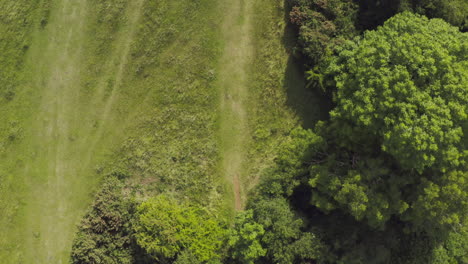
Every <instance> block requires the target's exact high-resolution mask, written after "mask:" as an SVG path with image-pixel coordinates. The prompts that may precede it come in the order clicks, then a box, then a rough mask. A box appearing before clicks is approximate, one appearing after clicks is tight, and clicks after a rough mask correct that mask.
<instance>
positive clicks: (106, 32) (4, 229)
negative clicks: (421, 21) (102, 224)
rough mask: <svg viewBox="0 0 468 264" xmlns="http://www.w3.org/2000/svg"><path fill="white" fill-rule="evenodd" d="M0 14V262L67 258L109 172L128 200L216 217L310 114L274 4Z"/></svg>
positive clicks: (2, 1) (16, 7)
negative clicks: (191, 206)
mask: <svg viewBox="0 0 468 264" xmlns="http://www.w3.org/2000/svg"><path fill="white" fill-rule="evenodd" d="M0 7H1V8H0V18H1V19H2V20H3V21H9V23H3V24H2V27H1V28H0V33H2V35H1V36H2V38H1V40H0V41H1V42H0V44H1V46H0V49H1V50H0V51H2V55H1V56H0V69H1V70H0V84H1V85H0V87H1V88H0V94H1V95H2V97H1V99H0V100H1V102H0V112H1V115H0V155H1V159H0V211H1V212H2V214H1V215H0V233H1V234H2V236H1V237H0V263H9V264H11V263H67V262H68V254H69V251H70V246H71V241H72V239H73V234H74V232H75V225H76V223H77V222H78V221H79V219H80V217H81V216H82V215H83V212H84V211H85V209H86V208H87V206H88V204H89V203H90V201H91V199H92V194H93V192H94V190H96V189H97V188H98V186H99V183H100V180H101V179H102V177H103V176H104V175H106V174H109V173H113V172H116V171H117V172H119V173H122V174H126V175H129V176H130V177H129V180H128V186H129V189H131V190H133V191H134V192H136V193H137V195H138V196H139V197H141V199H144V197H146V196H149V195H154V194H156V193H162V192H165V193H171V194H172V195H174V196H176V197H178V198H179V199H188V200H192V201H195V202H197V203H200V204H203V205H204V206H207V207H209V208H211V209H213V210H217V211H219V213H220V214H221V215H224V216H227V217H229V216H231V215H232V214H233V212H234V209H237V210H239V209H241V208H242V207H243V204H244V203H245V201H246V195H247V194H248V190H249V189H250V188H251V187H252V186H253V185H254V184H255V182H256V180H257V179H258V177H259V175H261V171H262V166H266V165H268V162H270V161H271V160H273V158H274V156H273V155H272V153H273V150H274V149H275V148H276V146H277V145H278V143H279V142H281V140H282V138H283V137H284V136H285V135H287V133H288V132H289V131H290V130H291V129H292V128H293V127H295V126H296V125H298V124H301V123H304V124H306V125H311V124H313V122H314V121H315V120H316V119H317V118H319V117H320V115H319V113H320V108H321V106H320V102H318V101H317V99H316V97H315V96H314V95H313V94H310V93H308V92H307V91H306V90H305V88H304V84H303V82H302V79H303V78H302V76H301V69H300V68H299V67H298V66H297V63H295V62H294V60H293V59H292V57H291V53H292V52H291V44H290V43H288V41H289V39H290V36H288V34H287V32H289V31H288V30H287V29H286V23H285V21H284V15H285V8H284V6H283V3H282V2H280V1H274V0H261V1H253V0H244V1H227V0H226V1H217V0H199V1H191V0H179V1H170V0H161V1H157V2H155V1H145V0H135V1H127V0H106V1H98V0H87V1H72V0H35V1H26V0H22V1H15V2H13V1H8V0H0ZM293 105H294V107H293ZM306 105H314V106H316V107H315V108H313V107H312V108H311V109H316V110H311V111H304V109H305V107H304V106H306ZM308 109H309V108H308ZM259 164H262V165H259Z"/></svg>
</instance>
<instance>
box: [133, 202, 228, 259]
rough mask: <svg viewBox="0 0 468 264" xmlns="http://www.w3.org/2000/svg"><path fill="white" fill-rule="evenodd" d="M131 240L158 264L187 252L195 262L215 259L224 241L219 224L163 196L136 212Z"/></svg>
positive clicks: (208, 216)
mask: <svg viewBox="0 0 468 264" xmlns="http://www.w3.org/2000/svg"><path fill="white" fill-rule="evenodd" d="M135 232H136V234H135V236H136V239H137V242H138V244H139V245H141V246H142V247H143V248H144V249H145V250H146V251H147V252H148V253H149V254H151V255H153V256H154V257H155V258H156V259H157V260H160V261H161V262H168V260H171V259H176V258H177V256H178V254H179V253H180V252H182V251H188V252H190V253H191V255H193V257H195V259H196V260H197V261H198V262H206V261H213V260H214V259H218V258H219V255H218V254H217V252H218V251H219V250H220V248H221V245H222V244H223V239H224V237H225V234H224V229H223V228H222V226H221V225H220V223H219V221H218V220H216V219H215V218H214V216H212V215H210V212H207V211H206V210H204V209H203V208H200V207H197V206H193V205H179V204H177V202H176V201H175V200H173V199H171V198H168V197H166V196H164V195H160V196H157V197H155V198H152V199H150V200H148V201H145V202H143V203H142V204H141V205H139V206H138V209H137V224H136V226H135Z"/></svg>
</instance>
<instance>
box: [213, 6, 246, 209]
mask: <svg viewBox="0 0 468 264" xmlns="http://www.w3.org/2000/svg"><path fill="white" fill-rule="evenodd" d="M251 9H252V1H251V0H232V1H227V4H226V6H225V9H224V10H225V12H224V15H225V22H224V26H223V33H224V40H225V50H224V55H223V57H222V58H221V61H220V65H221V68H220V69H219V70H220V72H219V80H220V86H221V88H222V92H221V104H220V108H221V109H220V110H221V128H220V130H221V146H222V160H223V162H222V169H223V174H224V175H225V177H226V179H227V180H228V181H229V182H231V183H232V185H233V192H234V202H235V205H234V207H235V209H236V210H241V209H242V207H243V201H242V200H243V199H242V183H241V180H242V178H243V177H242V173H243V159H244V157H245V151H246V145H247V143H248V138H249V130H248V125H247V116H246V115H247V114H246V109H245V102H246V100H247V95H248V89H247V85H248V83H247V81H248V79H247V76H248V73H247V66H248V63H249V62H250V60H251V58H252V53H253V46H252V43H251V39H250V35H251V28H252V26H251V23H252V21H251V19H250V17H251Z"/></svg>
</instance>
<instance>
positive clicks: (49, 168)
mask: <svg viewBox="0 0 468 264" xmlns="http://www.w3.org/2000/svg"><path fill="white" fill-rule="evenodd" d="M142 2H143V0H139V1H132V2H131V3H130V4H129V5H128V7H127V11H126V16H128V17H129V19H128V20H127V23H126V25H124V26H123V29H122V30H121V33H120V34H118V36H117V38H116V46H117V47H119V48H118V49H116V50H115V52H114V53H115V54H113V56H112V58H110V59H109V62H108V63H107V65H109V67H108V68H107V69H106V72H105V76H103V79H104V78H107V79H105V80H106V81H107V80H108V79H109V78H110V79H113V80H114V84H115V85H114V86H113V87H112V89H113V90H112V94H111V96H108V97H106V98H102V90H101V89H100V88H101V87H99V86H98V88H97V89H96V91H94V92H93V96H92V97H93V98H97V99H100V100H99V102H97V103H96V102H92V101H86V100H83V97H82V96H81V94H80V92H81V90H82V87H81V85H82V82H81V81H80V80H81V77H82V75H83V74H85V72H86V70H87V69H86V64H85V62H84V61H83V52H84V49H85V41H86V26H87V22H88V20H89V17H88V14H89V10H88V8H89V6H88V2H87V1H73V0H56V1H54V2H53V9H52V12H51V18H50V21H49V24H48V25H47V27H46V29H45V30H44V31H43V32H41V33H40V34H37V36H36V37H35V43H34V44H35V45H34V48H33V49H32V51H31V53H30V58H29V66H27V67H28V68H30V71H31V75H32V80H31V85H32V86H34V87H35V89H38V90H39V92H38V94H39V95H40V102H39V106H38V110H37V111H36V112H35V113H34V118H33V120H34V121H33V123H32V124H31V133H30V137H29V138H26V139H25V142H26V144H25V145H27V147H26V148H27V150H26V151H28V152H29V153H32V154H31V158H30V160H28V161H26V166H25V170H24V171H23V172H22V174H24V176H23V178H24V181H25V182H26V184H27V185H28V191H29V192H28V195H27V197H26V198H25V201H24V203H25V209H24V213H23V216H22V217H23V219H21V220H20V221H19V222H18V225H22V226H23V228H22V229H23V234H22V236H23V239H22V240H24V243H22V245H21V247H20V252H19V253H15V254H17V255H18V254H19V255H20V256H21V257H20V259H22V261H23V262H22V263H38V264H42V263H44V264H45V263H47V264H49V263H57V264H61V263H68V262H69V258H70V256H69V253H70V250H71V242H72V239H73V236H74V232H75V230H76V228H75V227H76V224H77V222H78V221H79V219H80V217H81V215H82V214H83V212H84V210H85V208H86V207H87V206H88V204H89V202H90V201H89V200H90V198H91V196H90V194H91V193H92V190H93V189H95V186H96V185H97V184H98V182H99V178H98V177H96V173H95V170H94V169H95V166H96V160H95V159H96V155H99V153H97V152H99V151H100V150H101V149H106V148H107V149H108V148H112V147H113V146H112V145H109V144H111V142H112V139H109V134H108V133H106V131H107V130H109V129H114V130H115V128H111V126H112V124H109V123H107V120H114V119H115V118H113V113H111V109H112V106H113V104H114V101H115V100H116V99H115V95H114V91H115V90H117V89H118V88H119V86H120V85H121V84H122V78H123V77H122V76H123V72H124V68H125V66H126V62H127V57H128V54H129V50H130V44H131V42H132V38H133V35H134V31H135V27H136V23H137V21H138V17H139V14H140V11H139V9H141V3H142ZM103 63H105V62H103ZM93 123H99V124H100V126H99V128H98V129H96V128H95V127H93V125H90V124H93ZM103 137H107V138H106V140H102V138H103ZM102 142H107V143H108V145H107V146H106V147H102V146H101V145H102V144H104V143H102ZM114 142H116V141H114ZM16 235H17V236H18V234H16ZM5 263H8V262H5Z"/></svg>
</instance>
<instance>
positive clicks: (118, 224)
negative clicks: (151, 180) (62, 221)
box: [71, 177, 143, 264]
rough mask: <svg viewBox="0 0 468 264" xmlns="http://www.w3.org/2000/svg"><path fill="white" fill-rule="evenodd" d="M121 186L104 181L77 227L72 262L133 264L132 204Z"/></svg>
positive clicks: (114, 181)
mask: <svg viewBox="0 0 468 264" xmlns="http://www.w3.org/2000/svg"><path fill="white" fill-rule="evenodd" d="M123 186H124V185H123V183H122V182H120V181H119V180H118V179H116V178H113V177H109V178H107V179H106V180H105V182H104V184H103V186H102V189H101V190H100V191H99V193H98V194H97V196H96V200H95V201H94V203H93V205H92V207H91V210H90V211H89V212H88V213H87V214H86V216H85V217H84V218H83V220H82V222H81V224H80V225H79V227H78V229H79V231H78V234H77V236H76V238H75V240H74V241H73V248H72V254H71V262H72V263H76V264H85V263H86V264H98V263H106V264H111V263H115V264H125V263H128V264H130V263H134V261H135V259H134V252H135V248H134V245H133V239H132V235H133V231H132V228H131V220H132V217H133V211H134V208H135V202H133V201H132V200H131V199H129V198H127V197H125V196H124V195H123V193H122V188H123ZM140 263H143V262H140Z"/></svg>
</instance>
